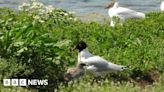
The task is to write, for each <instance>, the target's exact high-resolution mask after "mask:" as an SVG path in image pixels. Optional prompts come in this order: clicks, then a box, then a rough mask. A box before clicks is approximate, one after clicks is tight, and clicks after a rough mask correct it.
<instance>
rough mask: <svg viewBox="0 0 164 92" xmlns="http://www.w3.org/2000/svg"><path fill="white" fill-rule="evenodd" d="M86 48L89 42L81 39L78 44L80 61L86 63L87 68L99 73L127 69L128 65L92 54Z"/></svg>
mask: <svg viewBox="0 0 164 92" xmlns="http://www.w3.org/2000/svg"><path fill="white" fill-rule="evenodd" d="M86 48H87V44H86V43H85V42H84V41H80V42H79V43H78V44H77V45H76V49H78V50H79V53H78V63H83V64H86V70H89V71H91V72H94V73H95V74H96V75H99V74H101V73H105V72H109V71H123V70H125V69H127V67H126V66H122V65H117V64H114V63H111V62H109V61H107V60H105V59H103V58H101V57H100V56H94V55H92V54H91V53H90V52H89V51H88V50H86Z"/></svg>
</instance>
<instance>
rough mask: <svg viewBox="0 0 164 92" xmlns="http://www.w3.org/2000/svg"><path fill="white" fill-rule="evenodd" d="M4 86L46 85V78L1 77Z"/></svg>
mask: <svg viewBox="0 0 164 92" xmlns="http://www.w3.org/2000/svg"><path fill="white" fill-rule="evenodd" d="M3 85H4V86H29V85H30V86H38V85H40V86H43V85H44V86H46V85H48V80H38V79H3Z"/></svg>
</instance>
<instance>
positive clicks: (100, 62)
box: [82, 56, 108, 67]
mask: <svg viewBox="0 0 164 92" xmlns="http://www.w3.org/2000/svg"><path fill="white" fill-rule="evenodd" d="M82 63H85V64H87V65H94V66H95V67H104V66H107V65H108V61H106V60H104V59H103V58H101V57H99V56H93V57H90V58H87V59H85V60H84V61H82Z"/></svg>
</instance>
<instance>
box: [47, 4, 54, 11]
mask: <svg viewBox="0 0 164 92" xmlns="http://www.w3.org/2000/svg"><path fill="white" fill-rule="evenodd" d="M45 8H46V11H47V12H52V11H53V10H54V7H53V6H52V5H48V6H46V7H45Z"/></svg>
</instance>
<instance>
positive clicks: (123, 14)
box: [106, 1, 145, 27]
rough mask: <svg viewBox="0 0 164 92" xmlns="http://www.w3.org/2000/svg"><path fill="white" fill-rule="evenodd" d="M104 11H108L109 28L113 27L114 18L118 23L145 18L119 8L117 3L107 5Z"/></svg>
mask: <svg viewBox="0 0 164 92" xmlns="http://www.w3.org/2000/svg"><path fill="white" fill-rule="evenodd" d="M106 9H108V15H109V17H110V26H112V27H114V26H115V24H116V23H115V21H114V17H118V18H119V19H120V22H121V23H122V22H124V21H125V20H126V19H127V18H145V14H144V13H141V12H137V11H134V10H131V9H128V8H124V7H119V5H118V2H115V1H113V2H112V3H111V4H109V5H108V6H107V7H106Z"/></svg>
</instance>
